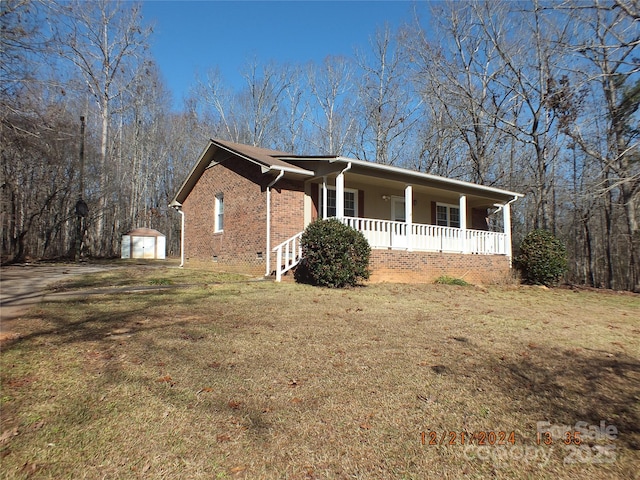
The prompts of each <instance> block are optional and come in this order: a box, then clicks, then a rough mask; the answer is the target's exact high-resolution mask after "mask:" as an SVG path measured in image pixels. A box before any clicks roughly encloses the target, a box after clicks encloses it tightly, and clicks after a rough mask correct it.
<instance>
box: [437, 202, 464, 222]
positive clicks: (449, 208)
mask: <svg viewBox="0 0 640 480" xmlns="http://www.w3.org/2000/svg"><path fill="white" fill-rule="evenodd" d="M438 207H445V208H446V209H447V224H446V225H440V224H439V223H438ZM452 209H456V210H457V211H458V226H457V227H454V226H453V225H451V210H452ZM436 225H438V226H440V227H452V228H460V205H453V204H450V203H439V202H438V203H436Z"/></svg>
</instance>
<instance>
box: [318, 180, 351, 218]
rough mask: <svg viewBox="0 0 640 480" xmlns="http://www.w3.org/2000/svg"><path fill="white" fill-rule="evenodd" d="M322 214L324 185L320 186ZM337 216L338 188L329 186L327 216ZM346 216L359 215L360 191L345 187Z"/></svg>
mask: <svg viewBox="0 0 640 480" xmlns="http://www.w3.org/2000/svg"><path fill="white" fill-rule="evenodd" d="M320 215H322V186H320ZM335 216H336V188H335V187H327V218H329V217H335ZM344 216H345V217H357V216H358V191H357V190H352V189H346V188H345V189H344Z"/></svg>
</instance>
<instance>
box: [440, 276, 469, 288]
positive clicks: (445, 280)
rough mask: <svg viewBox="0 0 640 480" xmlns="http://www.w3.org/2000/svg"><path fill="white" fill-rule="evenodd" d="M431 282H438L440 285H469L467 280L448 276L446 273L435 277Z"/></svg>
mask: <svg viewBox="0 0 640 480" xmlns="http://www.w3.org/2000/svg"><path fill="white" fill-rule="evenodd" d="M433 283H436V284H440V285H461V286H463V287H466V286H467V285H469V283H468V282H466V281H464V280H463V279H461V278H455V277H449V276H447V275H442V276H440V277H438V278H436V280H435V281H434V282H433Z"/></svg>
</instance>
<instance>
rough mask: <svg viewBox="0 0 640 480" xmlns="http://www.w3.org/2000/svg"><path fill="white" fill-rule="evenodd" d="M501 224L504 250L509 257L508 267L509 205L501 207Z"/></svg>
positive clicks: (509, 253) (509, 249)
mask: <svg viewBox="0 0 640 480" xmlns="http://www.w3.org/2000/svg"><path fill="white" fill-rule="evenodd" d="M502 223H503V225H504V250H505V252H504V253H506V254H507V256H508V257H509V266H511V205H510V204H509V203H505V204H504V207H502Z"/></svg>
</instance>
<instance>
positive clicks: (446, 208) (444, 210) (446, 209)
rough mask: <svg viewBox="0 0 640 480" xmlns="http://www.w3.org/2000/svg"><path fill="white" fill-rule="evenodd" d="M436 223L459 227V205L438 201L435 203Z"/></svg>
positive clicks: (443, 225)
mask: <svg viewBox="0 0 640 480" xmlns="http://www.w3.org/2000/svg"><path fill="white" fill-rule="evenodd" d="M436 225H439V226H441V227H454V228H460V207H457V206H455V205H446V204H444V203H438V204H437V205H436Z"/></svg>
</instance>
